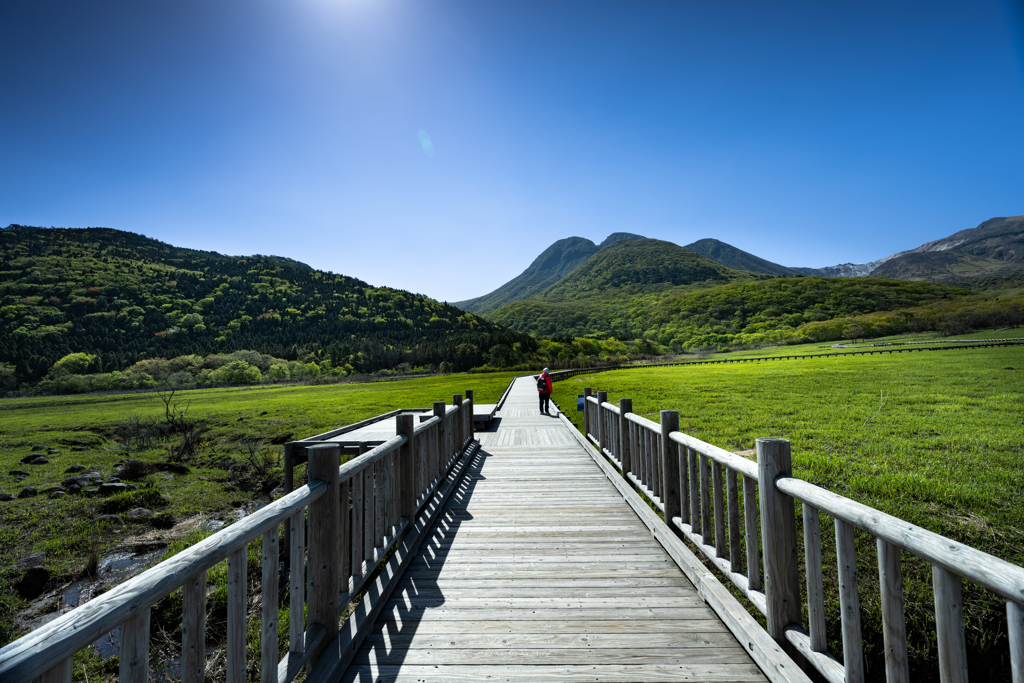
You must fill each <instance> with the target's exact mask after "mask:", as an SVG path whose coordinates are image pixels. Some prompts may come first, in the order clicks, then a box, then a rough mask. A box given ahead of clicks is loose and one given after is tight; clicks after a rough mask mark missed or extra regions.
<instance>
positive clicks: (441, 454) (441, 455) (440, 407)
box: [430, 401, 448, 481]
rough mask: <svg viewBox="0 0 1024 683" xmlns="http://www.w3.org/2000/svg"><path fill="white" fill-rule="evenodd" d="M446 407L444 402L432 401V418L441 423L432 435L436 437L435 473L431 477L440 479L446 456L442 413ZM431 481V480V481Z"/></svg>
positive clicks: (445, 435) (445, 434)
mask: <svg viewBox="0 0 1024 683" xmlns="http://www.w3.org/2000/svg"><path fill="white" fill-rule="evenodd" d="M446 408H447V406H445V403H444V401H434V417H436V418H439V419H440V420H441V422H440V423H439V424H438V425H437V427H436V428H435V429H434V434H436V435H437V463H436V465H437V471H436V472H431V473H430V474H431V476H432V477H440V476H441V470H442V469H443V468H444V463H445V459H446V458H447V457H448V454H447V453H445V444H446V442H447V438H446V437H447V433H446V432H445V429H446V428H447V426H446V425H445V423H444V413H445V409H446ZM431 481H433V479H432V480H431Z"/></svg>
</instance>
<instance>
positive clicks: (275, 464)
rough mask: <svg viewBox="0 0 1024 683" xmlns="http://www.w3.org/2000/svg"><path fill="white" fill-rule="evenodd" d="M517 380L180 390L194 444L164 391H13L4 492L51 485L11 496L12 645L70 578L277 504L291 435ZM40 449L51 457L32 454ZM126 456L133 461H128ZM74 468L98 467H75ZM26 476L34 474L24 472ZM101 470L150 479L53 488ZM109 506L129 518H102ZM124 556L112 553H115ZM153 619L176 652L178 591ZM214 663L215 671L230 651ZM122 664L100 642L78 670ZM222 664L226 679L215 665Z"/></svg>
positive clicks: (2, 573) (108, 571) (183, 542)
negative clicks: (31, 569) (171, 414)
mask: <svg viewBox="0 0 1024 683" xmlns="http://www.w3.org/2000/svg"><path fill="white" fill-rule="evenodd" d="M511 377H512V375H511V374H485V375H451V376H444V377H433V378H423V379H415V380H399V381H388V382H375V383H368V384H345V385H328V386H289V387H260V388H240V389H211V390H195V391H188V392H179V393H177V394H175V395H174V396H173V397H172V398H171V399H170V400H171V403H172V405H174V404H176V405H177V406H178V410H179V411H181V410H184V411H185V414H186V418H187V422H188V423H189V426H190V427H191V428H192V430H193V431H192V432H190V434H191V437H192V440H191V446H192V448H191V452H188V453H183V452H182V445H183V442H184V441H185V435H184V434H183V433H182V432H180V431H176V430H174V429H172V428H170V427H169V426H168V424H167V420H166V415H165V404H164V402H163V401H162V400H161V398H160V395H159V394H157V393H139V394H114V395H87V396H60V397H46V398H26V399H9V400H2V401H0V416H2V417H0V420H2V427H0V465H2V469H0V493H7V494H12V495H14V496H18V495H19V493H20V492H21V491H23V490H24V489H25V488H29V487H31V488H34V489H36V491H37V492H39V493H38V495H35V496H32V497H25V498H15V499H14V500H7V501H4V502H0V644H6V643H8V642H10V641H11V640H14V639H15V638H17V637H18V636H19V635H20V633H21V632H22V631H23V630H24V628H26V627H31V626H33V625H36V624H39V623H42V622H43V621H45V620H46V619H47V617H48V616H50V615H52V614H54V613H55V612H57V611H58V610H60V609H62V608H63V607H65V606H66V605H65V604H64V603H65V601H66V600H67V597H66V590H65V589H66V588H67V586H68V585H69V584H72V583H75V582H78V583H80V582H81V581H82V579H84V578H87V577H92V578H93V579H95V580H94V581H89V584H93V587H92V588H90V589H89V590H90V591H94V592H102V591H103V590H105V589H107V588H109V587H110V586H112V585H113V584H114V583H116V582H117V581H118V580H119V579H123V578H124V574H123V572H119V569H121V568H122V565H123V564H125V561H123V558H125V557H128V556H131V555H133V554H138V553H143V556H144V557H148V558H149V560H148V561H149V562H150V563H152V562H156V561H158V559H159V557H160V556H161V554H162V555H163V556H166V555H169V554H173V553H175V552H178V551H180V550H183V549H184V548H186V547H188V546H189V545H192V544H194V543H196V542H198V541H199V540H201V539H202V538H205V537H206V536H207V535H209V534H210V533H212V531H213V530H214V529H216V528H218V527H219V526H221V525H223V524H230V523H231V522H233V521H235V520H237V519H239V518H240V515H241V514H243V513H244V512H245V511H251V510H252V509H255V507H257V506H259V505H261V504H263V503H265V502H267V501H269V500H271V499H272V498H273V497H274V496H275V495H276V494H277V493H278V492H279V489H278V486H279V485H280V483H281V481H282V479H283V475H282V472H281V469H280V456H281V452H282V445H281V444H283V443H285V442H286V441H290V440H293V439H299V438H304V437H307V436H311V435H313V434H316V433H319V432H322V431H325V430H326V429H328V428H331V427H336V426H341V425H345V424H350V423H352V422H356V421H358V420H362V419H365V418H367V417H371V416H373V415H377V414H380V413H383V412H387V411H390V410H393V409H396V408H422V407H428V406H430V405H431V403H432V402H434V401H438V400H448V401H450V400H451V397H452V395H453V394H462V393H464V391H465V390H466V389H473V390H474V391H475V392H476V397H477V400H478V401H480V402H496V401H497V399H498V398H499V397H500V396H501V394H502V392H503V391H504V390H505V388H506V387H507V386H508V383H509V381H510V379H511ZM164 397H165V398H166V397H167V394H164ZM39 455H42V456H44V457H45V458H46V459H47V460H48V462H46V463H40V464H29V463H25V462H23V459H26V458H29V457H30V456H39ZM126 461H130V462H131V463H134V464H133V465H131V466H130V467H126V466H125V463H126ZM74 466H81V467H84V468H85V470H84V471H82V472H79V473H66V470H67V469H68V468H70V467H74ZM128 470H132V471H131V472H129V471H128ZM18 472H21V473H24V474H14V473H18ZM88 474H94V475H96V476H97V477H100V478H102V479H104V480H106V481H109V480H110V479H111V478H114V477H117V478H119V479H120V480H121V482H122V483H125V484H131V485H133V486H137V487H138V488H137V489H135V490H132V491H127V492H120V493H115V494H113V495H110V496H103V495H97V494H91V495H90V494H87V493H86V491H85V490H83V491H82V492H80V493H66V494H57V495H53V494H51V493H46V492H45V490H46V489H47V488H50V487H53V486H58V485H60V484H61V482H62V481H63V480H65V479H67V478H69V477H74V476H81V475H88ZM26 475H27V476H26ZM300 476H301V475H300ZM87 486H94V484H93V483H92V482H90V483H89V484H88V485H87ZM51 496H52V497H51ZM136 508H146V509H149V510H151V511H152V512H153V513H155V514H154V516H153V517H149V518H140V519H132V518H131V517H129V515H128V514H127V513H128V512H129V511H130V510H133V509H136ZM101 515H118V517H119V518H120V519H109V521H99V522H97V521H96V520H97V518H99V517H100V516H101ZM39 553H42V554H43V555H42V559H38V554H39ZM249 554H250V564H252V568H251V569H250V572H249V577H250V580H251V581H252V580H255V581H257V582H258V581H259V576H260V573H259V570H258V567H259V562H260V559H259V558H260V551H259V547H258V544H257V545H255V546H253V547H250V553H249ZM33 555H35V556H37V559H35V561H34V562H32V563H30V564H25V563H24V562H22V561H23V560H25V559H26V558H30V557H32V556H33ZM111 557H113V558H115V561H114V562H113V563H111V562H106V561H105V558H111ZM19 562H21V565H19V564H18V563H19ZM32 564H39V565H41V566H42V567H44V568H45V569H46V570H47V574H48V577H47V579H46V581H45V588H44V591H43V594H42V596H41V597H40V598H37V599H34V600H26V599H25V598H24V597H23V596H22V595H21V594H19V591H18V590H17V589H16V588H15V584H16V583H18V582H19V581H20V580H21V577H22V575H23V574H24V573H25V569H26V567H28V566H31V565H32ZM222 575H223V576H222ZM218 577H219V578H218ZM225 581H226V567H220V566H218V567H217V568H214V569H213V570H211V572H210V573H209V583H210V586H211V590H212V592H211V596H210V615H211V616H210V622H209V624H208V632H209V633H210V638H211V639H212V642H217V638H218V634H219V633H220V632H221V631H222V630H223V624H222V623H220V622H218V605H220V606H221V607H223V604H222V603H224V604H226V603H225V601H226V583H225ZM78 583H75V585H76V586H77V585H78ZM83 590H84V589H83ZM254 592H255V591H254ZM176 593H178V594H180V590H179V591H177V592H176ZM221 593H223V595H221ZM250 608H252V609H258V605H256V606H255V607H254V606H252V605H251V606H250ZM257 622H258V619H257ZM154 624H155V625H156V626H155V627H154V634H156V635H155V636H154V645H153V647H154V648H155V652H162V653H163V657H164V658H163V660H162V661H173V658H174V656H175V655H176V653H175V652H174V648H175V647H176V645H175V641H177V642H179V643H180V633H177V632H176V630H180V595H176V594H172V595H171V596H170V597H169V598H167V599H165V600H163V601H161V603H158V605H157V606H155V608H154ZM281 628H282V632H283V633H285V634H287V610H283V611H282V617H281ZM221 635H223V634H221ZM160 639H162V641H161V642H156V641H157V640H160ZM249 647H250V648H253V650H254V651H255V652H256V653H257V655H256V656H255V658H252V657H250V660H249V661H250V662H253V661H255V666H257V667H258V662H259V656H258V652H259V629H258V627H257V628H256V629H255V630H254V632H253V633H251V634H250V638H249ZM154 659H157V657H154ZM210 659H211V662H212V663H211V667H214V669H215V668H216V666H217V663H216V662H217V657H216V656H215V655H214V656H211V658H210ZM116 662H117V658H116V656H114V657H111V658H109V659H107V661H106V662H102V661H101V660H100V657H99V656H98V655H97V653H96V652H95V651H89V650H86V651H83V652H82V653H80V655H78V656H76V665H75V678H76V680H83V681H84V680H85V678H86V676H89V677H90V680H94V681H95V680H97V679H100V680H101V679H103V678H106V677H109V675H111V674H113V673H114V672H116V670H117V665H116ZM220 664H221V665H222V664H223V661H222V659H221V661H220ZM210 673H211V675H212V677H213V678H216V677H217V676H216V671H215V670H211V672H210ZM258 678H259V676H258V672H257V673H256V679H257V680H258Z"/></svg>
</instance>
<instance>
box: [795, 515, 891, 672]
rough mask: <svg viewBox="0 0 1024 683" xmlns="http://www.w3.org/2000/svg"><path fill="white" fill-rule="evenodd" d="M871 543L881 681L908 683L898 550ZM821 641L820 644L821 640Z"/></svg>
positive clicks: (886, 542) (880, 539)
mask: <svg viewBox="0 0 1024 683" xmlns="http://www.w3.org/2000/svg"><path fill="white" fill-rule="evenodd" d="M804 507H805V508H806V507H807V505H806V504H805V505H804ZM815 514H817V513H815ZM875 542H876V547H877V548H878V585H879V589H880V593H881V598H882V638H883V642H884V644H885V680H886V681H888V682H891V683H909V681H910V668H909V664H908V662H907V622H906V619H905V618H904V616H903V569H902V567H901V566H900V548H899V546H895V545H893V544H891V543H889V542H888V541H886V540H885V539H882V538H877V539H875ZM819 555H820V551H819ZM822 641H823V642H824V637H822Z"/></svg>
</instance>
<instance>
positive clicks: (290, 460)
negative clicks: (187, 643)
mask: <svg viewBox="0 0 1024 683" xmlns="http://www.w3.org/2000/svg"><path fill="white" fill-rule="evenodd" d="M294 490H295V444H293V443H286V444H285V445H284V492H285V494H286V495H287V494H289V493H291V492H292V491H294ZM291 556H292V530H291V527H290V526H286V527H285V528H284V559H285V560H290V559H291ZM204 655H205V649H204Z"/></svg>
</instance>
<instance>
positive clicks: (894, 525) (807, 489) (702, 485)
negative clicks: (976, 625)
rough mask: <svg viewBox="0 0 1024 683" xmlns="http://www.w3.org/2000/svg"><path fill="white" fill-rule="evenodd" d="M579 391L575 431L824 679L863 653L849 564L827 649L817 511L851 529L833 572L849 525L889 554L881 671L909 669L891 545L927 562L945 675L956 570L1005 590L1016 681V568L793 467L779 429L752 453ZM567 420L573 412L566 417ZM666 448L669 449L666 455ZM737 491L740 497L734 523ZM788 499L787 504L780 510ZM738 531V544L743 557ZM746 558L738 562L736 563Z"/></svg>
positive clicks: (957, 641) (1023, 604)
mask: <svg viewBox="0 0 1024 683" xmlns="http://www.w3.org/2000/svg"><path fill="white" fill-rule="evenodd" d="M584 396H585V398H584V414H583V418H584V428H583V434H582V435H581V438H582V439H583V440H584V441H585V442H587V443H591V444H592V445H594V446H595V447H596V448H597V449H598V451H599V452H600V453H602V454H603V455H605V457H606V458H607V460H608V461H609V463H610V464H611V465H613V466H614V467H615V469H616V472H617V473H618V476H619V478H620V479H621V480H622V481H624V482H626V481H628V482H630V483H631V484H633V485H634V487H635V488H636V489H637V491H639V492H640V493H642V494H643V495H644V496H646V497H647V499H648V500H649V501H650V503H651V504H653V505H654V507H656V508H657V509H658V510H660V511H661V512H662V513H663V514H664V517H665V519H666V520H671V523H672V526H674V527H675V528H676V530H677V531H678V533H679V534H680V535H682V536H683V537H684V538H686V539H687V540H689V541H691V542H692V543H693V544H694V545H696V546H697V547H698V548H699V549H700V551H701V553H702V554H703V555H704V556H705V557H706V559H707V560H709V561H710V562H711V564H712V566H714V567H715V568H716V569H718V570H719V571H720V572H722V574H723V575H724V576H726V577H727V578H729V579H730V581H731V582H732V583H733V584H734V585H735V586H736V587H737V588H738V589H740V591H741V592H742V593H743V594H744V595H745V596H746V597H747V598H748V599H750V601H751V603H752V604H753V605H754V606H755V607H756V608H757V610H758V611H759V612H761V613H762V614H764V615H765V616H766V617H768V624H769V628H768V633H769V635H771V637H772V638H774V639H775V640H776V641H777V642H779V643H780V644H781V643H784V642H788V643H789V644H791V645H792V646H793V647H795V648H796V649H797V651H799V652H800V653H801V654H802V655H803V656H804V658H805V660H806V661H807V662H808V663H809V664H810V665H811V666H812V667H813V668H814V669H816V670H817V671H818V672H819V673H820V674H822V675H823V676H824V677H825V678H826V680H828V681H830V682H831V683H843V682H844V681H848V680H862V674H863V660H862V647H861V634H860V622H859V612H858V611H857V610H853V609H852V607H850V606H851V605H855V604H857V602H858V601H859V598H858V597H857V594H856V581H855V580H854V579H852V578H850V577H849V576H847V580H846V582H845V584H846V586H845V587H844V589H843V591H841V596H840V601H841V604H842V605H844V607H843V609H842V611H841V617H842V624H841V626H842V633H843V643H844V657H843V660H844V662H845V664H840V663H839V662H838V661H837V660H836V659H835V658H834V657H833V656H832V655H831V654H829V653H828V651H827V645H826V636H825V633H826V629H825V626H826V625H825V614H824V604H823V597H822V596H823V589H822V584H821V582H822V577H821V561H820V557H821V552H820V532H819V531H818V526H819V523H820V521H819V519H820V517H819V515H820V512H825V513H827V514H829V515H832V516H833V517H834V518H835V519H836V529H837V531H836V533H837V538H840V539H848V540H849V543H848V544H847V545H843V544H840V545H839V546H838V547H837V553H838V554H839V563H840V582H841V584H842V583H844V581H843V572H844V569H843V564H844V563H845V564H846V565H847V566H850V565H851V564H855V560H854V559H853V553H854V552H855V550H853V549H852V548H853V546H852V529H853V527H856V528H859V529H861V530H863V531H865V532H867V533H869V534H871V535H873V536H875V537H876V539H877V540H878V546H879V555H880V565H881V563H882V559H881V558H883V557H884V558H886V560H885V561H886V563H887V564H886V566H885V568H884V569H883V568H882V567H881V566H880V571H882V572H883V573H886V572H888V574H887V576H889V578H888V579H887V581H888V583H886V582H882V585H881V586H880V590H881V591H882V592H883V596H882V603H883V610H882V615H883V630H884V632H885V634H886V648H885V649H886V669H887V672H889V675H888V677H887V679H888V680H890V681H906V680H908V676H909V673H908V671H907V649H906V648H907V644H906V632H905V620H904V616H903V603H902V574H901V570H900V567H899V551H901V550H904V551H907V552H909V553H911V554H913V555H916V556H918V557H920V558H922V559H924V560H925V561H927V562H929V563H931V565H932V571H933V581H934V583H935V600H936V604H937V605H941V606H942V608H941V609H940V608H938V607H937V613H938V617H937V626H936V628H937V632H938V641H939V651H940V662H939V664H940V673H941V677H942V681H943V682H944V683H945V682H946V681H956V682H957V683H959V682H961V681H966V680H967V665H966V645H965V639H964V631H963V614H962V609H963V605H962V598H961V596H960V582H961V580H962V579H967V580H969V581H972V582H974V583H976V584H978V585H979V586H982V587H983V588H985V589H987V590H990V591H992V592H994V593H996V594H997V595H999V596H1000V597H1001V598H1003V599H1004V600H1006V601H1007V619H1008V622H1009V623H1008V635H1009V649H1010V658H1011V662H1012V670H1013V681H1014V683H1021V682H1022V681H1024V568H1022V567H1019V566H1017V565H1014V564H1012V563H1010V562H1007V561H1005V560H1002V559H1000V558H998V557H995V556H993V555H990V554H988V553H985V552H983V551H981V550H977V549H975V548H971V547H970V546H967V545H965V544H962V543H959V542H957V541H954V540H952V539H948V538H946V537H944V536H941V535H940V534H936V533H934V532H931V531H928V530H926V529H923V528H921V527H918V526H916V525H913V524H911V523H909V522H906V521H904V520H901V519H899V518H897V517H894V516H892V515H888V514H886V513H883V512H881V511H879V510H876V509H874V508H871V507H869V506H867V505H864V504H862V503H858V502H856V501H853V500H851V499H849V498H845V497H843V496H841V495H838V494H835V493H832V492H830V491H828V490H826V489H823V488H821V487H818V486H815V485H813V484H811V483H809V482H806V481H803V480H801V479H798V478H796V477H794V476H792V471H791V465H790V455H789V448H790V446H789V442H788V441H787V440H784V439H758V441H757V453H758V461H756V462H755V461H752V460H749V459H747V458H745V457H742V456H740V455H737V454H735V453H732V452H729V451H727V450H725V449H722V448H719V447H717V446H714V445H712V444H709V443H706V442H704V441H702V440H700V439H697V438H696V437H693V436H691V435H688V434H685V433H683V432H680V431H677V430H678V413H677V412H676V411H661V418H662V422H661V423H657V422H654V421H652V420H648V419H647V418H643V417H641V416H639V415H636V414H635V413H633V412H631V411H632V401H631V400H630V399H620V403H619V406H617V407H616V406H614V405H613V404H611V403H609V402H607V394H606V393H605V392H598V394H597V395H593V391H592V389H590V388H585V389H584ZM562 417H563V418H564V417H565V416H564V414H563V415H562ZM565 420H566V422H567V423H568V424H571V422H569V421H568V419H567V418H565ZM573 431H576V430H575V427H574V428H573ZM673 452H674V454H673ZM665 453H668V454H669V455H670V457H665ZM709 465H710V466H709ZM723 469H724V474H725V475H727V478H728V482H727V483H728V486H727V487H726V486H725V484H724V483H723V477H722V475H723V471H722V470H723ZM737 475H739V476H737ZM740 476H741V477H742V479H743V481H742V485H741V484H740V482H739V477H740ZM709 480H713V481H709ZM741 488H742V493H741V491H740V489H741ZM726 489H727V490H728V495H727V496H726ZM755 489H756V490H755ZM741 495H742V496H743V497H744V523H743V525H742V526H743V531H742V533H741V532H740V526H741V525H740V511H739V497H740V496H741ZM726 500H727V501H728V502H726ZM787 501H788V502H787ZM794 501H800V502H801V503H802V506H803V515H804V527H805V529H804V535H805V539H804V540H805V548H809V550H808V551H807V552H806V556H805V558H804V569H805V575H806V576H807V583H806V586H805V590H804V595H805V596H806V600H804V597H803V596H801V591H800V586H799V580H798V574H797V565H796V564H793V563H792V562H789V561H787V560H786V559H785V558H787V557H793V558H795V557H796V527H795V521H794V519H795V518H794V517H793V514H794V512H793V509H794V508H795V504H794ZM766 505H767V506H775V507H774V509H775V510H776V512H777V511H779V510H782V511H783V518H782V519H781V520H777V519H775V518H773V523H771V524H766V523H765V521H764V517H765V511H766ZM787 506H788V513H785V510H786V509H787ZM759 512H760V519H758V513H759ZM727 516H728V527H729V536H728V546H727V541H726V538H725V528H726V523H727V522H726V517H727ZM712 527H713V528H712ZM741 538H742V539H743V544H744V545H745V546H746V557H745V561H744V557H743V552H742V550H743V549H742V548H741V547H740V539H741ZM759 541H760V545H761V546H762V547H763V549H764V554H765V557H764V577H765V583H766V586H765V588H764V589H763V590H762V580H761V579H762V575H761V572H760V564H761V560H760V558H759V553H758V546H759ZM847 546H848V547H847ZM844 548H847V549H845V550H844ZM744 564H746V567H747V572H746V573H744V572H743V571H742V567H743V565H744ZM773 575H774V576H776V581H775V582H774V585H773V583H772V581H771V580H770V579H769V578H768V577H771V576H773ZM804 604H805V605H806V606H807V610H808V624H807V626H808V628H807V629H806V630H805V629H804V624H803V623H802V616H801V605H804ZM885 605H888V606H889V607H888V609H886V607H885ZM851 610H852V611H851ZM851 653H857V654H856V656H853V655H852V654H851Z"/></svg>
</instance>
